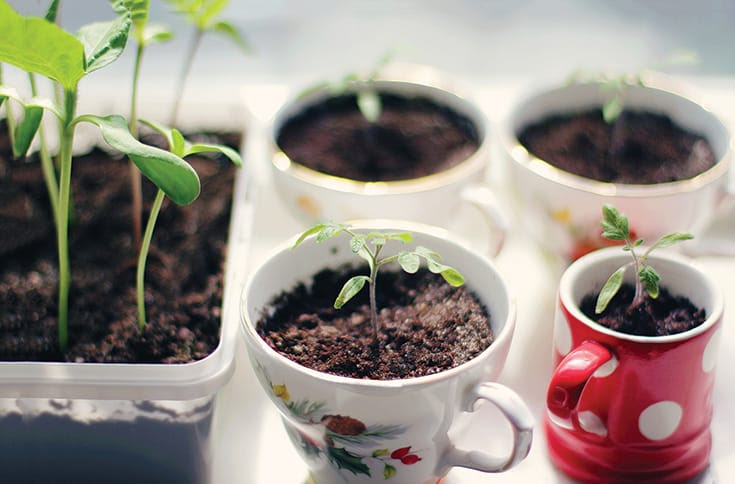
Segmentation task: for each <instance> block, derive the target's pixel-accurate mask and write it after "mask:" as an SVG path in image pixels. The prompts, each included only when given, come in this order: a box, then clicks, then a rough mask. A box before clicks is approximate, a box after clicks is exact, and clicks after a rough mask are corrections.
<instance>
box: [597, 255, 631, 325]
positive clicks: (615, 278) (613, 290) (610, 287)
mask: <svg viewBox="0 0 735 484" xmlns="http://www.w3.org/2000/svg"><path fill="white" fill-rule="evenodd" d="M626 267H627V266H623V267H621V268H619V269H618V270H616V271H615V272H613V273H612V275H611V276H610V277H609V278H608V279H607V282H605V285H604V286H602V289H600V294H599V295H598V296H597V304H596V305H595V314H600V313H601V312H603V311H604V310H605V308H607V305H608V304H610V301H612V298H613V297H615V294H617V293H618V291H619V290H620V286H622V285H623V276H624V275H625V269H626Z"/></svg>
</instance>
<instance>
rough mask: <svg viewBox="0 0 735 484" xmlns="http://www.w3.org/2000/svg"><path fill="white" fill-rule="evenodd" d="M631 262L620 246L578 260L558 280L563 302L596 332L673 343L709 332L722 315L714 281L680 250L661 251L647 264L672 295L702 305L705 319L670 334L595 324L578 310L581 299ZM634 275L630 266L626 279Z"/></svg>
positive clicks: (719, 296) (720, 294) (720, 300)
mask: <svg viewBox="0 0 735 484" xmlns="http://www.w3.org/2000/svg"><path fill="white" fill-rule="evenodd" d="M630 261H631V257H630V254H629V253H627V252H623V251H622V250H621V248H620V247H610V248H607V249H601V250H598V251H595V252H592V253H591V254H588V255H586V256H584V257H582V258H580V259H578V260H576V261H575V262H573V263H572V264H571V265H570V266H569V267H568V268H567V270H566V271H565V272H564V274H562V277H561V280H560V282H559V298H560V300H561V302H562V304H563V305H564V307H566V308H567V309H568V310H569V311H570V312H571V313H572V314H573V315H574V316H575V317H576V318H577V319H579V320H580V321H583V322H584V323H585V324H587V325H588V326H591V327H593V328H595V330H597V331H600V332H603V333H606V334H612V335H615V336H616V337H619V338H621V339H629V340H641V341H650V340H652V339H655V340H656V341H660V342H670V341H676V340H680V339H686V338H689V337H691V336H693V335H695V334H699V333H701V332H704V331H706V330H707V329H708V328H709V327H711V326H712V325H713V324H714V323H715V322H717V320H719V319H720V317H721V316H722V313H723V304H724V303H723V296H722V292H721V291H720V290H719V288H718V287H717V286H716V285H715V283H714V281H712V279H711V278H710V277H709V276H707V274H705V273H704V272H703V271H701V270H700V269H698V268H697V267H696V266H695V265H694V262H692V261H691V260H690V259H688V258H686V257H684V256H682V255H679V254H678V253H674V252H669V251H665V250H662V251H660V252H653V253H652V254H651V255H650V256H649V258H648V263H649V264H650V265H651V266H653V267H654V269H656V271H657V272H658V273H659V274H660V276H661V286H663V287H666V288H667V289H668V290H669V291H670V292H671V293H672V294H676V295H681V296H685V297H687V298H688V299H689V300H690V301H691V302H692V303H693V304H694V305H695V306H697V307H699V308H703V309H704V310H705V314H706V320H705V322H704V323H703V324H701V325H700V326H697V327H696V328H693V329H691V330H689V331H685V332H683V333H678V334H673V335H668V336H636V335H629V334H625V333H619V332H616V331H613V330H610V329H608V328H606V327H604V326H602V325H599V324H597V323H595V322H594V321H593V320H592V319H590V318H588V317H587V316H585V315H584V314H583V313H582V311H581V310H580V309H579V307H580V305H581V303H582V299H583V298H584V296H586V295H587V294H590V293H592V294H595V295H597V294H599V292H600V289H602V286H604V284H605V282H606V281H607V278H608V277H610V275H611V274H612V273H613V272H615V270H617V269H618V268H619V267H621V266H622V265H623V264H626V263H628V262H630ZM634 277H635V274H634V271H633V270H632V268H629V269H628V270H627V271H626V273H625V278H624V281H625V282H627V283H633V282H634V280H635V279H634Z"/></svg>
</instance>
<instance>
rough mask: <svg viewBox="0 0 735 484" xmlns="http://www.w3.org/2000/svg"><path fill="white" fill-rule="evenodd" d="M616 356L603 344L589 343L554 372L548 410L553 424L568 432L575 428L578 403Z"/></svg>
mask: <svg viewBox="0 0 735 484" xmlns="http://www.w3.org/2000/svg"><path fill="white" fill-rule="evenodd" d="M612 358H613V354H612V353H611V352H610V350H608V349H607V348H606V347H604V346H603V345H601V344H600V343H598V342H596V341H593V340H587V341H584V342H582V344H580V345H579V346H577V347H576V348H574V349H573V350H572V351H571V352H570V353H569V354H568V355H566V356H565V357H564V359H563V360H561V363H559V365H558V366H557V367H556V369H555V370H554V373H553V375H552V376H551V381H550V382H549V387H548V390H547V392H546V409H547V410H548V414H549V417H550V418H551V420H552V421H553V422H554V423H555V424H557V425H559V426H561V427H564V428H569V429H571V428H573V425H572V417H574V418H576V414H577V403H578V402H579V396H580V395H581V394H582V390H584V387H585V385H586V384H587V381H588V380H589V379H590V378H591V377H592V375H593V374H594V373H595V372H596V371H597V369H598V368H600V367H601V366H602V365H604V364H605V363H607V362H608V361H610V360H611V359H612Z"/></svg>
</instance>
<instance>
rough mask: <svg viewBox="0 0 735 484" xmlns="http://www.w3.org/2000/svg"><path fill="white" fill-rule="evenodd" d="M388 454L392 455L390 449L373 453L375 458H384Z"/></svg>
mask: <svg viewBox="0 0 735 484" xmlns="http://www.w3.org/2000/svg"><path fill="white" fill-rule="evenodd" d="M388 454H390V450H388V449H377V450H374V451H373V457H384V456H386V455H388Z"/></svg>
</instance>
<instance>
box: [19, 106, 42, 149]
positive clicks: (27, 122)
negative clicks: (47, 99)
mask: <svg viewBox="0 0 735 484" xmlns="http://www.w3.org/2000/svg"><path fill="white" fill-rule="evenodd" d="M42 117H43V108H41V107H38V106H26V107H25V114H24V116H23V120H22V121H21V122H20V123H18V125H17V126H16V127H15V136H14V137H13V156H14V157H15V158H20V157H22V156H25V155H26V153H27V152H28V148H30V147H31V142H32V141H33V138H34V137H35V136H36V132H37V131H38V127H39V126H40V124H41V118H42Z"/></svg>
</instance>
